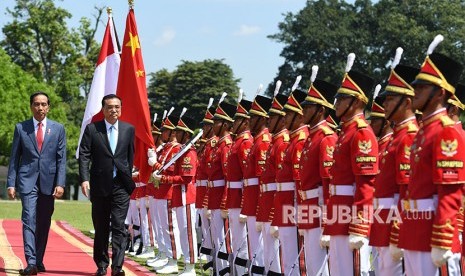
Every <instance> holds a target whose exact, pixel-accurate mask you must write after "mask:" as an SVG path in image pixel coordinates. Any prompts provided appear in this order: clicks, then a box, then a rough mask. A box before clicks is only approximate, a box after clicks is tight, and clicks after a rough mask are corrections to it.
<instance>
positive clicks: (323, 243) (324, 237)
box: [320, 235, 331, 248]
mask: <svg viewBox="0 0 465 276" xmlns="http://www.w3.org/2000/svg"><path fill="white" fill-rule="evenodd" d="M330 240H331V236H330V235H321V237H320V246H321V248H324V247H329V241H330Z"/></svg>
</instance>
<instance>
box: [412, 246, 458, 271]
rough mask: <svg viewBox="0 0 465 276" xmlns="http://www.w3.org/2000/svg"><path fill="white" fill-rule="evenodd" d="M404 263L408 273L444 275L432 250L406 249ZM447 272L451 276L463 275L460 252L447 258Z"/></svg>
mask: <svg viewBox="0 0 465 276" xmlns="http://www.w3.org/2000/svg"><path fill="white" fill-rule="evenodd" d="M404 263H405V272H406V275H422V276H439V275H442V276H444V275H443V274H441V273H440V272H439V269H438V268H437V267H436V266H435V265H434V264H433V260H432V259H431V252H421V251H412V250H404ZM447 272H448V274H447V275H449V276H452V275H454V276H455V275H457V276H459V275H461V269H460V253H456V254H454V255H453V256H452V257H451V258H450V259H449V260H447Z"/></svg>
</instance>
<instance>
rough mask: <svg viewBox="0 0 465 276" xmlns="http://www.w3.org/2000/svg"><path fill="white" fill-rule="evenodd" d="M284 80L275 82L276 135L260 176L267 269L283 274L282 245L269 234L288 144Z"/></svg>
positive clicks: (260, 226)
mask: <svg viewBox="0 0 465 276" xmlns="http://www.w3.org/2000/svg"><path fill="white" fill-rule="evenodd" d="M280 86H281V81H277V82H276V89H275V92H274V98H273V102H272V105H271V107H270V110H269V111H268V116H269V117H270V118H269V119H268V129H269V131H270V133H271V134H272V135H273V136H272V139H271V144H270V147H269V149H268V151H267V152H266V163H265V168H264V170H263V172H262V175H261V177H260V197H259V199H258V207H257V211H256V212H257V230H261V232H262V237H263V259H264V263H265V273H268V275H275V276H276V275H282V274H283V271H282V266H281V249H280V243H279V240H278V239H277V238H275V237H273V236H272V235H271V234H270V228H271V221H272V220H273V217H274V205H273V202H274V195H275V193H276V172H277V171H278V170H280V169H281V168H282V162H283V161H284V151H285V150H286V149H287V146H288V145H289V131H288V130H287V129H286V128H285V127H284V116H285V115H286V113H285V112H284V105H285V104H286V102H287V96H285V95H283V94H278V92H279V88H280Z"/></svg>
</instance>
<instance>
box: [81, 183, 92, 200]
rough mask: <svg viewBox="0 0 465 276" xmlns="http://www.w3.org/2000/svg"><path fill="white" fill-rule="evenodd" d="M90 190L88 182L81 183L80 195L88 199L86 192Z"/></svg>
mask: <svg viewBox="0 0 465 276" xmlns="http://www.w3.org/2000/svg"><path fill="white" fill-rule="evenodd" d="M89 190H90V184H89V181H84V182H82V183H81V191H82V194H83V195H85V196H86V197H87V198H89V195H88V191H89Z"/></svg>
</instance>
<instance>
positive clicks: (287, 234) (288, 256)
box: [278, 226, 300, 276]
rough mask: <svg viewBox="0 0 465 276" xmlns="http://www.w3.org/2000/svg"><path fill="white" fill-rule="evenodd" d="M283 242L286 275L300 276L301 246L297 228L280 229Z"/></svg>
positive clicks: (285, 227) (282, 256)
mask: <svg viewBox="0 0 465 276" xmlns="http://www.w3.org/2000/svg"><path fill="white" fill-rule="evenodd" d="M278 229H279V240H280V241H281V250H282V251H281V252H282V254H281V258H282V262H283V266H284V275H286V276H288V275H289V276H290V275H296V276H297V275H300V267H299V263H300V262H299V259H298V258H297V256H298V254H299V246H298V239H297V227H296V226H284V227H281V226H279V227H278Z"/></svg>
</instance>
